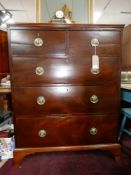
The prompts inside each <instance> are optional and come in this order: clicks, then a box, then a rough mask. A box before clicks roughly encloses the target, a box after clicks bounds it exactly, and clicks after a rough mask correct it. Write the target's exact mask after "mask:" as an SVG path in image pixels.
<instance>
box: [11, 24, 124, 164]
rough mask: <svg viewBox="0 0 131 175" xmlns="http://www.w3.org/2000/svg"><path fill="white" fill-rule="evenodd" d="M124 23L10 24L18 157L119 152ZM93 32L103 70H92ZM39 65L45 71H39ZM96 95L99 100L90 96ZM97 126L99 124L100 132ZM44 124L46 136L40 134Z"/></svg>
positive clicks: (16, 160) (19, 158) (93, 52)
mask: <svg viewBox="0 0 131 175" xmlns="http://www.w3.org/2000/svg"><path fill="white" fill-rule="evenodd" d="M122 29H123V25H78V24H70V25H51V24H16V25H12V26H10V28H9V32H8V38H9V42H10V70H11V78H12V103H13V109H14V122H15V135H16V136H15V137H16V146H17V148H21V149H20V151H17V149H16V151H15V153H16V154H15V163H18V162H19V161H20V160H21V159H22V158H23V157H24V155H27V154H29V153H33V152H34V151H36V152H40V151H45V152H46V151H51V150H52V151H53V150H57V151H58V150H84V149H96V148H101V149H104V148H105V149H106V150H107V149H110V150H111V151H112V152H113V153H114V154H115V155H116V156H118V154H119V153H120V146H119V144H116V142H117V134H118V121H119V110H120V66H121V35H122ZM37 37H38V38H42V40H43V45H42V46H41V47H36V46H35V45H34V40H35V38H37ZM93 38H97V39H98V40H99V46H98V47H97V49H96V54H97V55H98V56H99V58H100V72H99V74H92V73H91V67H92V65H91V64H92V55H94V54H95V50H94V47H92V46H91V40H92V39H93ZM39 66H40V67H42V68H43V69H44V73H43V75H37V74H36V67H39ZM92 95H96V96H97V97H98V102H97V103H92V102H91V101H90V98H91V96H92ZM39 96H42V97H44V99H45V103H44V104H43V105H39V104H38V103H37V98H38V97H39ZM91 128H95V129H96V130H97V132H96V133H95V134H94V135H92V134H91V133H90V129H91ZM42 129H44V130H45V131H46V136H45V137H43V138H41V137H40V136H39V135H38V133H39V131H40V130H42ZM89 145H90V146H89ZM39 147H40V148H39ZM29 148H30V151H29ZM17 153H20V154H19V156H18V154H17Z"/></svg>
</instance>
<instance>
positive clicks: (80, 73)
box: [12, 55, 120, 85]
mask: <svg viewBox="0 0 131 175" xmlns="http://www.w3.org/2000/svg"><path fill="white" fill-rule="evenodd" d="M99 64H100V70H99V73H98V74H92V72H91V68H92V58H91V56H88V55H87V56H86V57H82V58H81V57H68V58H64V57H63V58H56V57H13V58H12V68H13V71H12V76H13V83H14V84H15V85H19V84H21V85H27V84H44V83H49V84H50V83H52V84H53V83H54V84H55V83H73V84H79V83H88V85H90V84H92V85H93V84H94V85H95V84H96V83H97V84H104V83H105V82H108V83H113V82H116V79H117V80H118V81H120V77H119V75H120V74H119V71H120V59H119V58H118V57H100V62H99ZM39 70H40V71H39Z"/></svg>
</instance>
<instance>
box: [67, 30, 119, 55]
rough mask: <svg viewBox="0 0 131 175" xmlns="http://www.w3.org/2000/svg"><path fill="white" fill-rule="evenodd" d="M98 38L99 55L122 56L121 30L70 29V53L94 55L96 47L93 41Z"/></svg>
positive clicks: (97, 52) (97, 50)
mask: <svg viewBox="0 0 131 175" xmlns="http://www.w3.org/2000/svg"><path fill="white" fill-rule="evenodd" d="M93 39H97V40H98V42H99V44H98V46H97V47H96V54H97V55H99V56H120V55H121V52H120V45H121V32H120V31H108V30H107V31H104V30H96V31H70V32H69V55H82V56H83V55H86V54H89V55H92V54H95V49H94V47H92V45H91V41H92V40H93Z"/></svg>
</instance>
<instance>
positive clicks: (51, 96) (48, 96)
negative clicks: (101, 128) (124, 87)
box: [14, 85, 119, 115]
mask: <svg viewBox="0 0 131 175" xmlns="http://www.w3.org/2000/svg"><path fill="white" fill-rule="evenodd" d="M103 92H104V93H103ZM92 95H96V96H97V97H98V102H97V103H92V102H91V101H90V98H91V96H92ZM39 96H43V97H44V98H45V103H44V104H43V105H39V104H37V98H38V97H39ZM118 96H119V91H118V88H117V87H116V85H114V86H113V85H110V86H73V85H70V86H69V85H68V86H65V85H61V86H60V85H59V86H56V87H54V86H47V87H26V88H25V87H21V88H14V110H15V113H16V114H21V115H24V114H28V115H29V114H35V115H37V114H40V113H44V114H45V113H52V114H65V113H66V114H68V113H69V114H71V113H88V114H89V113H93V114H96V113H100V114H103V113H118V112H119V105H118V104H119V103H118V102H119V101H118ZM25 97H26V98H25ZM109 106H113V107H112V108H109Z"/></svg>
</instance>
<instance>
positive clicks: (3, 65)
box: [0, 30, 9, 79]
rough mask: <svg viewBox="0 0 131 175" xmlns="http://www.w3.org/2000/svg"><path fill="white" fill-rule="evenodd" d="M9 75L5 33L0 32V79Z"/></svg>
mask: <svg viewBox="0 0 131 175" xmlns="http://www.w3.org/2000/svg"><path fill="white" fill-rule="evenodd" d="M7 74H9V57H8V40H7V32H6V31H3V30H0V79H1V78H3V77H6V75H7Z"/></svg>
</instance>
